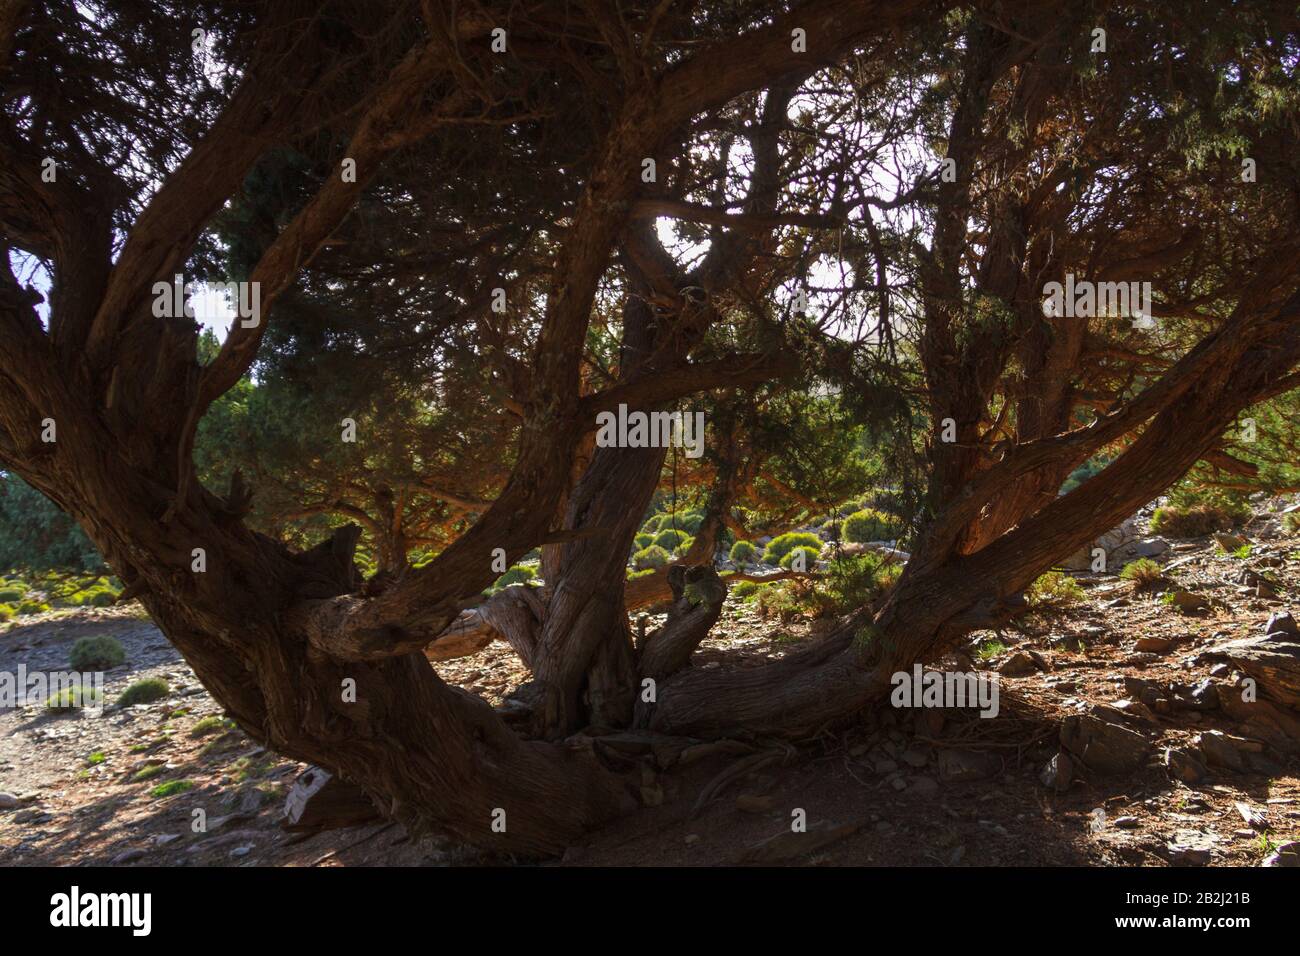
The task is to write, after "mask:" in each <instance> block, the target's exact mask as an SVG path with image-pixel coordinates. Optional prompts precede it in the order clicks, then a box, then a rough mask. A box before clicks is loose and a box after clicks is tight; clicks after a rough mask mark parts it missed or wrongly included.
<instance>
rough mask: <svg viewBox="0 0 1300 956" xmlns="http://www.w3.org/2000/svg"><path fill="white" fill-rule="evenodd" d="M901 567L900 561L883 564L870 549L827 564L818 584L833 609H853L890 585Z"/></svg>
mask: <svg viewBox="0 0 1300 956" xmlns="http://www.w3.org/2000/svg"><path fill="white" fill-rule="evenodd" d="M902 570H903V566H902V565H901V564H886V563H885V559H884V557H883V556H881V555H879V554H875V553H873V552H867V553H866V554H845V555H840V556H839V557H837V558H834V559H832V560H831V561H830V563H829V564H828V565H827V568H826V577H825V578H824V579H823V582H822V587H823V589H824V590H825V592H826V596H827V598H828V600H829V601H830V603H831V605H832V607H833V608H834V609H835V610H837V611H850V610H856V609H858V608H862V607H866V606H867V605H869V604H871V602H873V601H874V600H875V599H876V598H877V597H879V596H880V595H881V594H882V593H883V592H884V591H885V589H886V588H888V587H890V586H892V585H893V583H894V582H895V581H896V580H897V579H898V575H899V574H900V573H902Z"/></svg>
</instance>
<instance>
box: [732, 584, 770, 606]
mask: <svg viewBox="0 0 1300 956" xmlns="http://www.w3.org/2000/svg"><path fill="white" fill-rule="evenodd" d="M761 587H763V585H762V584H760V583H759V582H757V581H737V582H736V583H735V584H734V585H733V586H732V587H731V589H730V591H729V593H730V594H731V595H733V596H734V597H736V598H738V599H739V600H742V601H743V600H745V599H746V598H748V597H749V596H750V595H752V594H754V593H755V592H756V591H758V589H759V588H761Z"/></svg>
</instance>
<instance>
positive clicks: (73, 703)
mask: <svg viewBox="0 0 1300 956" xmlns="http://www.w3.org/2000/svg"><path fill="white" fill-rule="evenodd" d="M103 703H104V695H103V694H102V693H100V692H99V691H98V690H96V689H95V688H93V687H82V686H81V685H80V684H73V685H72V686H71V687H65V688H63V690H61V691H59V692H58V693H57V694H51V695H50V696H49V697H47V698H46V699H45V708H46V709H47V710H55V711H73V710H77V709H78V708H80V707H98V706H100V705H102V704H103Z"/></svg>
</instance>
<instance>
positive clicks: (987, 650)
mask: <svg viewBox="0 0 1300 956" xmlns="http://www.w3.org/2000/svg"><path fill="white" fill-rule="evenodd" d="M1006 649H1007V645H1005V644H1003V643H1002V642H1001V641H981V642H980V644H979V646H978V647H976V648H975V656H976V657H978V658H979V659H980V660H982V661H989V660H992V659H993V658H995V657H997V656H998V655H999V654H1002V653H1004V652H1005V651H1006Z"/></svg>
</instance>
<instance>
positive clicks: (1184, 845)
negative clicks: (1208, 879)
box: [1165, 830, 1214, 866]
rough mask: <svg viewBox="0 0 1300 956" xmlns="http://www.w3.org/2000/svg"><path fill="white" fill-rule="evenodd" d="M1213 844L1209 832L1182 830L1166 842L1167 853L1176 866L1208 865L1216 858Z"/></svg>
mask: <svg viewBox="0 0 1300 956" xmlns="http://www.w3.org/2000/svg"><path fill="white" fill-rule="evenodd" d="M1213 844H1214V841H1213V839H1212V838H1211V837H1210V836H1209V835H1208V834H1205V833H1200V832H1198V831H1195V830H1181V831H1179V832H1178V833H1177V834H1175V836H1174V839H1172V840H1170V841H1169V842H1168V843H1167V844H1165V853H1166V854H1167V856H1168V859H1169V862H1170V863H1172V864H1173V865H1174V866H1206V865H1207V864H1209V863H1210V861H1211V860H1213V859H1214V846H1213Z"/></svg>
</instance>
